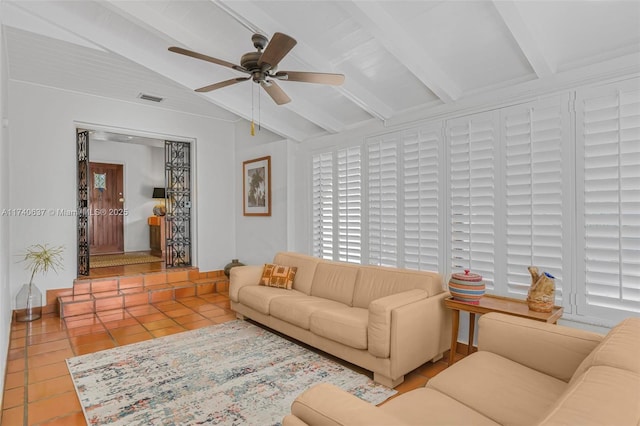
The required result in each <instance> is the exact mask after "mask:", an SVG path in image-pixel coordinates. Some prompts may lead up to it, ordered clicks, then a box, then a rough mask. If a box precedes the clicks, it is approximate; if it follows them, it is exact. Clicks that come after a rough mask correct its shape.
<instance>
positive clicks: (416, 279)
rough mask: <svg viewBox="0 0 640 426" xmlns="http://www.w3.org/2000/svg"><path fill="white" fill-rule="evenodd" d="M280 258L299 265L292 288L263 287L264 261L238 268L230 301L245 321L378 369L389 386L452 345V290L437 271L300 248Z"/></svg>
mask: <svg viewBox="0 0 640 426" xmlns="http://www.w3.org/2000/svg"><path fill="white" fill-rule="evenodd" d="M273 263H275V264H278V265H284V266H296V267H297V268H298V269H297V273H296V276H295V280H294V283H293V289H292V290H286V289H281V288H274V287H268V286H264V285H258V283H259V281H260V277H261V275H262V270H263V266H264V265H253V266H239V267H235V268H233V269H231V277H230V286H229V298H230V299H231V309H233V310H234V311H235V312H236V314H237V315H238V317H239V318H244V317H248V318H251V319H252V320H254V321H257V322H259V323H261V324H264V325H266V326H267V327H270V328H272V329H274V330H277V331H279V332H281V333H284V334H285V335H287V336H290V337H293V338H294V339H297V340H299V341H301V342H304V343H306V344H308V345H311V346H313V347H315V348H318V349H320V350H322V351H324V352H327V353H330V354H332V355H335V356H336V357H338V358H341V359H344V360H346V361H349V362H350V363H353V364H356V365H358V366H361V367H363V368H365V369H367V370H370V371H373V373H374V380H375V381H376V382H378V383H381V384H384V385H385V386H388V387H394V386H397V385H398V384H400V383H401V382H402V381H403V380H404V375H405V374H406V373H408V372H410V371H411V370H413V369H415V368H417V367H419V366H420V365H422V364H424V363H425V362H427V361H429V360H431V359H439V358H441V357H442V354H443V352H444V351H445V350H446V349H447V347H448V345H449V339H450V333H451V319H450V314H449V312H448V310H447V309H446V308H445V306H444V299H445V298H446V297H447V296H449V293H448V292H446V291H445V290H444V289H443V288H444V287H443V282H442V277H441V276H440V275H439V274H437V273H434V272H424V271H409V270H402V269H394V268H383V267H375V266H361V265H354V264H348V263H341V262H331V261H326V260H322V259H318V258H315V257H311V256H306V255H302V254H298V253H278V254H276V256H275V257H274V259H273Z"/></svg>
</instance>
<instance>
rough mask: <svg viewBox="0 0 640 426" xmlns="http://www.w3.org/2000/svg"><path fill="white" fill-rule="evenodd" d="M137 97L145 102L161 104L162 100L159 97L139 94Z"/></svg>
mask: <svg viewBox="0 0 640 426" xmlns="http://www.w3.org/2000/svg"><path fill="white" fill-rule="evenodd" d="M138 97H139V98H140V99H144V100H145V101H151V102H162V101H163V100H164V98H161V97H159V96H153V95H147V94H146V93H140V94H139V95H138Z"/></svg>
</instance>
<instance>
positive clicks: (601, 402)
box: [540, 366, 640, 426]
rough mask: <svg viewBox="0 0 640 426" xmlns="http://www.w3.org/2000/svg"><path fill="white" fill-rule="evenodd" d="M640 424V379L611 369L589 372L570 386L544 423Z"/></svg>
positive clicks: (603, 367) (627, 372) (619, 370)
mask: <svg viewBox="0 0 640 426" xmlns="http://www.w3.org/2000/svg"><path fill="white" fill-rule="evenodd" d="M540 424H541V425H544V426H551V425H594V426H596V425H638V424H640V375H638V374H636V373H633V372H631V371H628V370H623V369H620V368H614V367H609V366H596V367H591V368H589V369H588V370H587V371H586V372H585V373H583V374H582V375H580V377H578V378H577V379H576V380H574V381H573V383H572V384H571V385H570V386H569V389H567V391H566V392H565V393H564V394H563V395H562V396H561V397H560V399H558V401H557V402H556V403H555V405H554V406H553V407H552V408H551V410H550V411H549V412H548V413H547V416H546V417H545V418H544V419H543V420H542V422H541V423H540Z"/></svg>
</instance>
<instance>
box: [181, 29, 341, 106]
mask: <svg viewBox="0 0 640 426" xmlns="http://www.w3.org/2000/svg"><path fill="white" fill-rule="evenodd" d="M251 41H252V42H253V46H254V47H255V48H256V50H257V51H256V52H249V53H245V54H244V55H242V57H241V58H240V65H237V64H233V63H231V62H227V61H224V60H222V59H218V58H214V57H212V56H207V55H204V54H202V53H198V52H194V51H191V50H187V49H183V48H181V47H175V46H172V47H170V48H169V50H170V51H171V52H174V53H179V54H181V55H185V56H190V57H192V58H196V59H201V60H203V61H207V62H211V63H214V64H218V65H221V66H223V67H227V68H231V69H234V70H236V71H239V72H241V73H244V74H248V75H249V76H248V77H237V78H232V79H230V80H225V81H221V82H218V83H214V84H211V85H208V86H204V87H201V88H199V89H196V92H201V93H202V92H211V91H212V90H217V89H221V88H223V87H227V86H231V85H233V84H236V83H241V82H243V81H247V80H249V79H251V80H253V82H254V83H258V84H259V85H260V86H262V88H263V89H264V90H265V91H266V92H267V94H268V95H269V96H270V97H271V99H273V101H274V102H275V103H276V104H278V105H283V104H286V103H289V102H291V98H290V97H289V96H288V95H287V94H286V93H285V92H284V90H282V88H281V87H280V86H279V85H278V84H277V83H276V82H275V80H280V81H298V82H302V83H315V84H329V85H334V86H339V85H341V84H342V83H344V75H342V74H330V73H317V72H305V71H277V68H278V64H279V63H280V61H281V60H282V59H283V58H284V57H285V56H286V55H287V54H288V53H289V52H290V51H291V49H293V47H294V46H295V45H296V43H297V41H296V40H295V39H294V38H293V37H290V36H288V35H286V34H283V33H275V34H274V35H273V37H272V38H271V41H269V39H267V37H265V36H264V35H263V34H260V33H256V34H254V35H253V36H252V37H251Z"/></svg>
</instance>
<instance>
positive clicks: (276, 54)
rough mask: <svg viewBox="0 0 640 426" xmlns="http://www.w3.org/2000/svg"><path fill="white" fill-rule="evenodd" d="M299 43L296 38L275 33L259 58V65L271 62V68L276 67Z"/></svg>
mask: <svg viewBox="0 0 640 426" xmlns="http://www.w3.org/2000/svg"><path fill="white" fill-rule="evenodd" d="M297 43H298V42H297V41H296V39H294V38H292V37H289V36H288V35H286V34H282V33H275V34H274V35H273V37H271V41H270V42H269V44H267V48H266V49H264V52H262V55H261V56H260V59H258V65H259V66H262V64H269V65H270V66H271V68H274V67H275V66H276V65H278V64H279V63H280V61H281V60H282V58H284V57H285V56H286V55H287V53H289V51H290V50H291V49H293V46H295V45H296V44H297Z"/></svg>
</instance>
